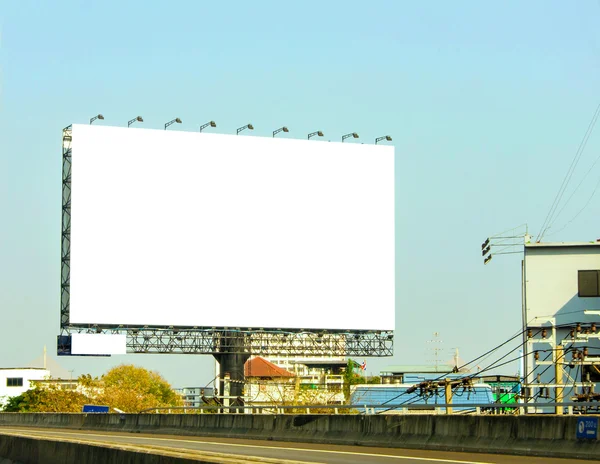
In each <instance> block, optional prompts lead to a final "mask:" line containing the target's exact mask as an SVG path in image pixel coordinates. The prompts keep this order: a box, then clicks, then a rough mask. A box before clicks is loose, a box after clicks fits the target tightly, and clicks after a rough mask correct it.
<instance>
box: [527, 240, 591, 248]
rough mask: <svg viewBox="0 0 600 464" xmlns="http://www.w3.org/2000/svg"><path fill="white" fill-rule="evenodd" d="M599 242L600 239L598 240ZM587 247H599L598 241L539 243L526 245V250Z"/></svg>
mask: <svg viewBox="0 0 600 464" xmlns="http://www.w3.org/2000/svg"><path fill="white" fill-rule="evenodd" d="M599 240H600V239H599ZM588 246H600V241H598V240H597V241H595V242H539V243H534V242H530V243H526V244H525V247H526V248H560V247H563V248H568V247H588Z"/></svg>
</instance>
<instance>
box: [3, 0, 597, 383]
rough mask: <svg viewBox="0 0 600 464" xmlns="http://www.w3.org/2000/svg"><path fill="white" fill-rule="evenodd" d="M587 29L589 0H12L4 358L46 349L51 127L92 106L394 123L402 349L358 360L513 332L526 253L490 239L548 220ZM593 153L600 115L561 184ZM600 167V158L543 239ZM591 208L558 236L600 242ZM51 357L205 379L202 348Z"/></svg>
mask: <svg viewBox="0 0 600 464" xmlns="http://www.w3.org/2000/svg"><path fill="white" fill-rule="evenodd" d="M599 25H600V3H598V2H597V1H578V2H558V1H530V2H521V1H506V2H493V3H492V2H480V1H465V2H447V1H437V2H433V1H430V2H405V1H398V0H390V1H386V2H384V1H373V2H358V1H344V2H341V1H339V2H338V1H332V2H321V1H303V2H295V3H290V2H281V1H259V2H247V1H238V2H234V1H232V2H198V1H181V2H175V3H168V2H155V1H150V0H146V1H131V2H116V1H103V2H91V1H78V2H76V1H62V2H37V1H25V0H22V1H19V2H8V1H5V2H2V3H1V4H0V27H1V30H0V31H1V32H0V33H1V42H0V43H1V45H0V47H1V48H0V64H1V74H0V79H1V106H0V213H1V214H0V218H1V219H0V221H1V222H0V226H1V227H0V311H1V314H2V320H1V324H0V353H1V356H0V358H1V360H2V361H1V364H2V367H10V366H18V365H23V364H27V363H28V362H29V361H31V360H32V359H34V358H36V357H38V356H39V354H41V352H42V348H43V345H44V344H46V345H48V347H49V351H50V352H53V351H54V350H55V343H56V342H55V340H56V335H57V334H58V332H59V289H60V288H59V283H60V278H59V271H60V216H61V208H60V204H61V180H60V178H61V177H60V175H61V150H60V136H61V128H63V127H65V126H67V125H69V124H71V123H85V122H87V121H88V120H89V118H90V117H91V116H93V115H95V114H97V113H99V112H100V113H102V114H104V116H105V117H106V120H105V121H104V122H103V123H104V124H109V125H125V124H126V123H127V120H128V119H130V118H133V117H135V116H137V115H138V114H140V115H142V116H143V117H144V120H145V122H144V126H145V127H151V128H161V127H162V125H163V124H164V122H165V121H167V120H169V119H172V118H174V117H180V118H182V119H183V124H181V125H180V126H178V127H177V128H176V130H188V131H194V130H197V128H198V125H199V124H201V123H203V122H206V121H208V120H210V119H214V120H216V121H217V122H218V128H217V130H218V131H219V132H224V133H233V132H234V131H235V128H236V127H239V126H241V125H244V124H246V123H248V122H252V123H253V124H254V125H255V127H256V130H255V133H254V135H262V136H270V134H271V131H272V130H273V129H275V128H277V127H280V126H282V125H284V124H285V125H287V126H288V127H289V128H290V133H289V134H287V136H289V137H298V138H303V137H305V136H306V133H308V132H311V131H315V130H323V131H324V132H325V135H326V138H327V139H331V140H339V138H340V137H341V135H342V134H344V133H347V132H353V131H356V132H358V133H359V134H360V141H363V142H365V143H372V142H373V140H374V138H375V137H377V136H381V135H385V134H390V135H392V137H393V138H394V141H393V144H394V145H395V147H396V155H397V168H396V181H397V185H396V189H397V209H396V215H397V295H398V296H397V338H396V354H395V356H394V357H393V358H388V359H383V360H375V359H370V360H368V361H367V362H368V369H367V371H368V372H373V373H376V372H378V370H379V369H380V368H382V367H383V366H385V365H388V364H398V363H423V362H426V361H427V360H430V359H432V354H431V353H430V352H429V353H428V351H427V348H428V347H430V346H431V344H428V343H427V340H430V339H431V338H432V332H434V331H438V332H440V339H441V340H443V344H442V346H443V347H444V350H445V351H444V352H443V353H442V354H441V355H440V357H442V358H450V356H451V352H450V348H452V347H460V350H461V356H462V357H463V358H465V359H471V358H473V357H475V356H477V355H478V354H479V353H481V352H483V351H485V350H487V349H488V348H491V347H493V346H495V345H496V344H498V343H500V342H502V341H503V340H505V339H506V338H508V337H509V336H511V335H512V334H514V333H515V332H516V331H517V330H518V329H519V326H520V317H521V316H520V314H521V300H520V256H519V255H508V256H505V257H497V259H496V258H494V260H493V261H492V263H491V264H490V265H488V266H485V267H484V266H483V264H482V259H481V254H480V244H481V242H482V241H483V240H484V239H485V238H486V237H487V236H488V235H490V234H493V233H496V232H499V231H502V230H504V229H507V228H510V227H513V226H516V225H519V224H522V223H525V222H527V223H529V225H530V229H531V231H532V232H534V233H537V232H538V230H539V228H540V227H541V225H542V222H543V220H544V218H545V216H546V213H547V212H548V209H549V207H550V204H551V203H552V200H553V198H554V195H555V193H556V191H557V190H558V188H559V186H560V182H561V181H562V178H563V176H564V174H565V172H566V170H567V168H568V166H569V164H570V162H571V159H572V158H573V155H574V153H575V150H576V149H577V146H578V144H579V141H580V140H581V138H582V136H583V134H584V132H585V129H586V127H587V125H588V123H589V120H590V118H591V117H592V114H593V112H594V110H595V108H596V105H597V104H598V103H599V101H600V95H599V92H598V83H599V82H600V34H599V32H598V31H599V30H600V27H599ZM599 155H600V128H597V129H596V132H595V134H594V135H593V136H592V138H591V139H590V142H589V144H588V146H587V149H586V151H585V153H584V155H583V157H582V160H581V162H580V164H579V166H578V169H577V171H576V172H575V174H574V177H573V180H572V182H571V184H570V185H571V188H573V187H574V186H576V185H577V183H578V182H579V181H580V180H581V179H582V178H583V176H584V174H585V172H586V171H587V170H588V169H589V168H590V166H591V165H592V163H593V161H594V160H595V159H596V158H597V157H598V156H599ZM107 156H110V154H108V153H107ZM114 161H115V169H118V163H119V161H118V160H117V159H115V160H114ZM599 177H600V163H599V165H596V166H595V167H594V168H593V170H592V171H591V172H590V175H589V176H588V177H587V178H586V179H585V181H584V183H583V184H582V186H581V188H580V189H579V190H578V192H577V193H576V194H575V195H574V197H573V199H572V200H571V202H570V203H569V204H568V205H567V207H565V209H564V211H563V212H562V213H561V215H560V216H559V218H558V219H557V221H556V223H555V226H554V227H553V228H552V229H551V230H550V233H551V232H552V231H556V230H559V229H560V228H561V227H562V226H563V225H564V224H565V223H567V222H568V221H569V220H570V219H571V218H572V217H573V216H574V215H575V214H576V213H577V212H578V211H579V210H580V209H581V207H582V206H583V205H584V204H585V203H586V201H587V199H588V198H589V196H590V195H591V194H592V192H593V190H594V188H595V187H596V185H597V182H598V180H599ZM569 193H570V190H569V191H568V192H567V195H568V194H569ZM599 213H600V193H598V194H597V196H595V197H593V198H592V201H591V202H590V203H589V205H588V206H587V208H586V209H585V210H584V211H583V212H582V213H581V214H580V215H579V216H578V217H577V219H576V220H575V221H573V222H572V223H571V224H570V225H569V226H568V227H567V228H565V229H564V230H562V231H560V232H559V233H555V234H554V235H548V236H547V238H548V240H557V241H563V240H565V241H571V240H595V239H596V238H600V230H599V229H598V219H597V218H598V217H599ZM364 317H365V318H367V317H369V314H368V312H366V313H365V315H364ZM60 361H61V363H62V364H63V365H64V366H65V367H66V368H68V369H75V372H74V375H78V374H82V373H85V372H90V373H92V374H94V375H98V374H100V373H102V372H103V371H104V370H106V369H107V368H108V367H109V366H111V365H113V364H116V363H120V362H135V363H136V364H141V365H144V366H146V367H150V368H153V369H156V370H158V371H160V372H161V373H163V374H164V375H165V376H166V377H167V379H168V380H170V381H171V382H172V383H173V384H175V385H178V386H182V385H184V384H185V385H195V384H199V383H204V382H207V381H208V380H210V379H211V378H212V359H211V358H210V357H208V356H202V357H201V356H195V357H190V356H168V357H167V356H159V355H138V356H126V357H121V358H111V359H91V358H86V359H65V358H61V360H60Z"/></svg>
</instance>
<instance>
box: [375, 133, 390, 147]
mask: <svg viewBox="0 0 600 464" xmlns="http://www.w3.org/2000/svg"><path fill="white" fill-rule="evenodd" d="M382 140H386V141H387V142H391V141H392V138H391V137H390V136H389V135H384V136H383V137H377V138H376V139H375V145H377V144H378V143H379V142H381V141H382Z"/></svg>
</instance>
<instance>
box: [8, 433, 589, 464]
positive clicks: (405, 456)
mask: <svg viewBox="0 0 600 464" xmlns="http://www.w3.org/2000/svg"><path fill="white" fill-rule="evenodd" d="M0 434H10V435H18V436H26V437H36V438H44V439H51V440H60V441H76V442H79V443H81V442H83V443H92V444H98V445H104V446H118V447H123V448H127V449H136V450H152V451H154V452H156V453H158V454H162V453H165V454H170V455H183V456H185V457H188V458H192V459H193V458H194V457H196V458H199V457H206V455H207V454H208V455H211V453H215V454H214V457H215V462H223V461H219V459H216V458H224V457H225V458H226V457H227V456H229V457H236V458H238V459H241V461H237V460H236V461H237V462H244V460H243V458H245V457H249V458H250V457H253V458H254V459H253V461H252V462H256V458H265V460H266V461H267V462H272V463H273V462H280V463H292V462H296V463H299V462H300V463H328V464H363V463H375V464H390V463H396V464H399V463H402V464H409V463H414V464H417V463H418V464H423V463H426V462H429V463H459V464H488V463H489V464H492V463H498V464H505V463H506V464H509V463H522V462H526V463H528V464H542V463H544V464H552V463H554V464H565V463H567V462H582V463H583V462H592V461H589V460H588V461H579V460H574V459H568V460H567V459H549V458H536V457H525V456H505V455H494V454H480V453H456V452H445V451H422V450H406V449H396V448H376V447H366V446H342V445H319V444H313V443H291V442H274V441H259V440H243V439H228V438H214V437H209V438H203V437H188V436H185V437H184V436H173V435H154V434H139V433H126V432H93V431H81V430H77V431H65V430H56V429H45V428H44V429H42V428H29V427H28V428H17V427H0ZM594 462H598V461H594Z"/></svg>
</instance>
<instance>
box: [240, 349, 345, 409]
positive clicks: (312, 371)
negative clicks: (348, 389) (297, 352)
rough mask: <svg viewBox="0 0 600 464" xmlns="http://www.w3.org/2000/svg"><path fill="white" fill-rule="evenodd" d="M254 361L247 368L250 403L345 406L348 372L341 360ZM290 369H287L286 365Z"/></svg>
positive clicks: (334, 358)
mask: <svg viewBox="0 0 600 464" xmlns="http://www.w3.org/2000/svg"><path fill="white" fill-rule="evenodd" d="M270 359H271V360H272V361H276V362H277V363H276V362H272V361H271V360H267V359H264V358H261V357H259V356H257V357H253V358H250V359H249V360H248V361H247V362H246V365H245V369H244V371H245V377H246V398H247V401H248V402H249V404H263V405H264V404H273V405H277V404H279V405H284V404H288V405H291V404H305V403H313V404H343V403H344V393H343V384H344V376H343V373H344V370H345V368H346V366H347V363H348V361H347V360H346V359H345V358H340V357H319V358H317V357H305V358H300V357H294V358H292V357H279V358H270ZM282 365H283V366H286V367H287V369H286V368H284V367H283V366H282Z"/></svg>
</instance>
